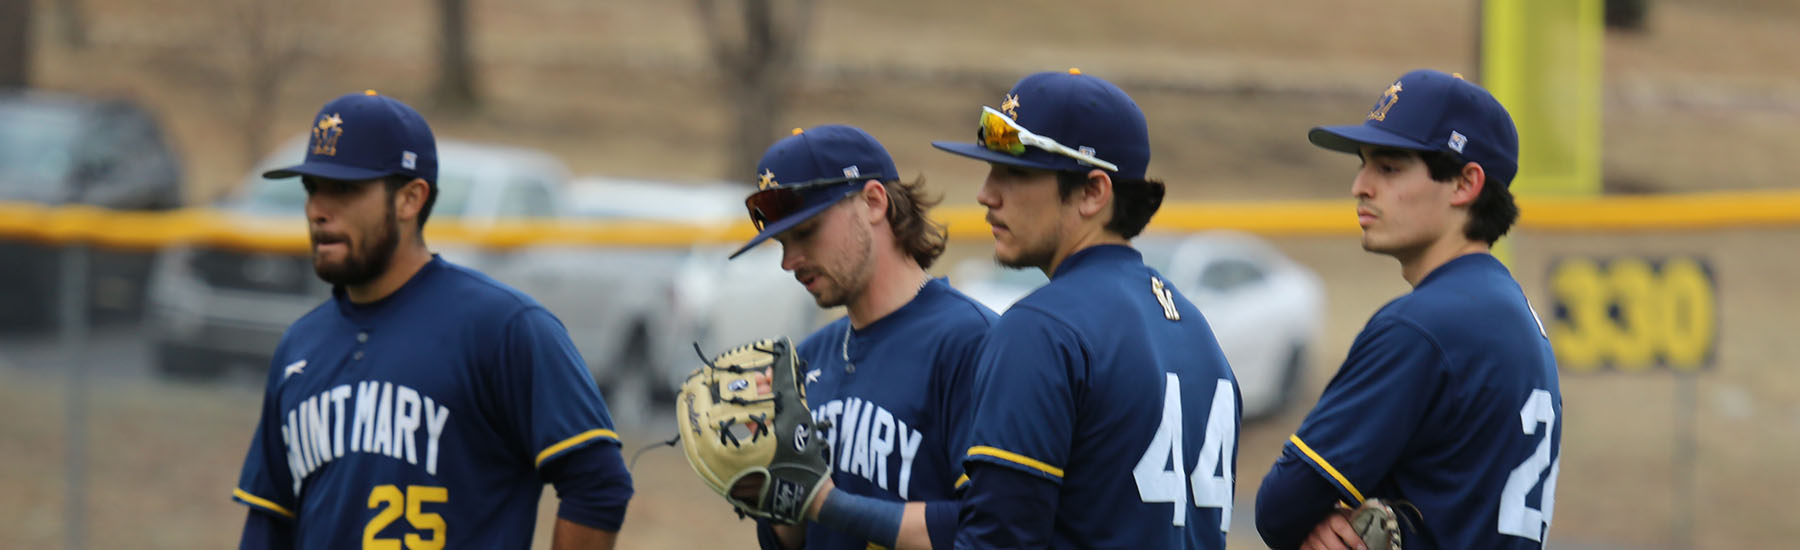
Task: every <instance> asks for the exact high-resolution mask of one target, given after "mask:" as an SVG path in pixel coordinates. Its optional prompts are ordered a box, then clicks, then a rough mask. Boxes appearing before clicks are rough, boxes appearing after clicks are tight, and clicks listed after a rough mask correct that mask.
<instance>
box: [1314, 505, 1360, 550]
mask: <svg viewBox="0 0 1800 550" xmlns="http://www.w3.org/2000/svg"><path fill="white" fill-rule="evenodd" d="M1300 550H1368V547H1367V546H1363V542H1362V537H1361V536H1359V535H1357V534H1356V529H1355V528H1353V527H1351V526H1350V509H1348V508H1336V509H1333V510H1332V511H1331V513H1330V514H1327V515H1326V516H1325V519H1324V520H1323V521H1320V522H1319V524H1318V525H1316V526H1313V530H1312V534H1310V535H1307V536H1306V542H1304V543H1301V544H1300Z"/></svg>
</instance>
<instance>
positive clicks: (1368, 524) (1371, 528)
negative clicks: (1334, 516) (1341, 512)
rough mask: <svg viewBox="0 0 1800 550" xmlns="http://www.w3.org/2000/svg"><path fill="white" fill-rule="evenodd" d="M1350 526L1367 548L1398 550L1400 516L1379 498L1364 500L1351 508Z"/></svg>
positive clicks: (1373, 549) (1370, 549) (1371, 549)
mask: <svg viewBox="0 0 1800 550" xmlns="http://www.w3.org/2000/svg"><path fill="white" fill-rule="evenodd" d="M1350 527H1351V528H1352V529H1355V530H1356V534H1357V535H1360V536H1362V541H1363V545H1364V546H1367V547H1368V548H1369V550H1400V516H1399V515H1398V514H1395V513H1394V508H1393V506H1389V505H1388V503H1386V502H1383V501H1382V500H1381V499H1378V498H1371V499H1368V500H1365V501H1363V503H1362V506H1358V507H1356V509H1355V510H1351V511H1350Z"/></svg>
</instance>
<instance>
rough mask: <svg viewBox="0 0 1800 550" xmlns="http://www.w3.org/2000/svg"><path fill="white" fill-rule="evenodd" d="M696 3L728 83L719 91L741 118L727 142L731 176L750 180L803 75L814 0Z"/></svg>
mask: <svg viewBox="0 0 1800 550" xmlns="http://www.w3.org/2000/svg"><path fill="white" fill-rule="evenodd" d="M694 4H695V7H696V8H697V10H696V11H698V13H699V16H700V24H701V31H702V32H703V33H705V35H706V37H707V39H708V40H710V41H711V44H710V46H711V49H712V59H713V63H714V64H715V65H717V67H718V70H719V74H720V76H721V78H722V80H723V81H722V82H721V83H720V84H721V86H720V87H719V89H720V90H721V92H722V93H724V95H725V99H726V101H727V102H728V103H729V104H730V105H731V109H732V111H733V115H734V116H735V118H736V121H735V124H734V126H733V128H732V131H731V132H732V133H731V141H730V142H728V143H727V146H728V147H730V153H729V159H730V164H727V165H726V169H725V173H726V177H727V178H729V179H730V180H732V181H741V180H745V179H747V178H746V177H744V175H745V174H747V173H749V171H750V169H751V167H754V166H756V161H757V159H758V158H760V157H761V156H762V152H763V149H764V148H767V147H768V146H769V144H770V143H772V142H773V141H774V140H775V139H776V138H777V137H779V130H778V129H777V128H776V124H777V123H778V122H779V121H780V120H781V117H782V114H783V113H784V112H785V111H786V110H787V99H788V97H789V95H790V94H791V93H792V92H793V91H794V87H795V83H796V82H795V81H796V80H797V77H798V76H799V74H800V67H801V63H800V57H801V55H800V54H801V51H802V50H803V48H804V46H805V39H806V30H807V28H808V27H809V26H810V25H811V23H812V14H813V0H788V1H780V0H695V2H694ZM722 4H725V5H722Z"/></svg>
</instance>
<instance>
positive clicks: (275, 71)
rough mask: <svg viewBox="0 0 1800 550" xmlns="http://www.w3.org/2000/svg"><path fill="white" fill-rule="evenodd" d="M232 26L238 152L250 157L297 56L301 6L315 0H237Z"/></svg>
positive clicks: (262, 145)
mask: <svg viewBox="0 0 1800 550" xmlns="http://www.w3.org/2000/svg"><path fill="white" fill-rule="evenodd" d="M236 4H237V5H236V7H237V13H236V15H237V17H236V18H235V19H236V23H237V25H236V28H237V33H238V36H237V38H238V40H239V41H240V42H239V45H240V46H242V48H241V49H240V51H242V52H243V55H242V56H240V57H239V58H238V59H237V61H238V62H240V63H242V64H243V65H242V74H241V77H242V80H241V83H242V91H243V96H242V100H243V113H242V118H240V119H239V124H240V126H239V131H241V132H243V140H242V143H243V145H244V150H243V154H244V158H245V160H246V162H250V163H254V162H256V160H257V159H260V158H262V156H263V155H264V154H267V153H268V147H269V144H268V139H267V136H268V133H269V123H270V122H271V121H272V119H273V118H274V116H275V106H276V105H277V103H278V102H279V101H280V99H281V98H280V92H281V84H282V82H283V81H284V80H285V79H286V78H287V76H288V75H292V74H294V72H295V69H296V67H298V66H299V64H300V62H301V58H302V53H301V40H302V38H303V33H302V32H301V31H302V30H304V27H305V23H304V21H302V19H304V15H305V12H303V7H305V6H309V5H310V6H313V7H317V4H318V2H301V1H286V0H238V2H236Z"/></svg>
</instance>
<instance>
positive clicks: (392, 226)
mask: <svg viewBox="0 0 1800 550" xmlns="http://www.w3.org/2000/svg"><path fill="white" fill-rule="evenodd" d="M387 203H388V205H387V214H386V215H385V216H383V218H384V219H383V220H382V223H381V224H380V225H379V226H377V227H376V228H375V230H374V231H364V232H363V234H362V235H360V237H362V238H360V239H357V240H356V246H347V247H345V251H344V259H343V261H340V262H324V261H321V260H320V259H319V255H318V252H314V253H313V273H314V274H317V275H318V276H319V278H320V279H323V280H324V281H325V282H327V283H331V284H332V285H335V286H357V285H361V284H365V283H368V282H370V281H373V280H375V279H376V278H377V277H380V276H381V275H382V274H383V273H387V269H388V264H389V263H390V262H392V261H393V259H394V251H395V250H398V249H399V248H400V220H399V218H398V217H397V216H396V215H395V212H394V204H393V202H392V201H387ZM318 241H319V235H317V234H315V235H313V243H314V244H315V245H316V244H317V243H318Z"/></svg>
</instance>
